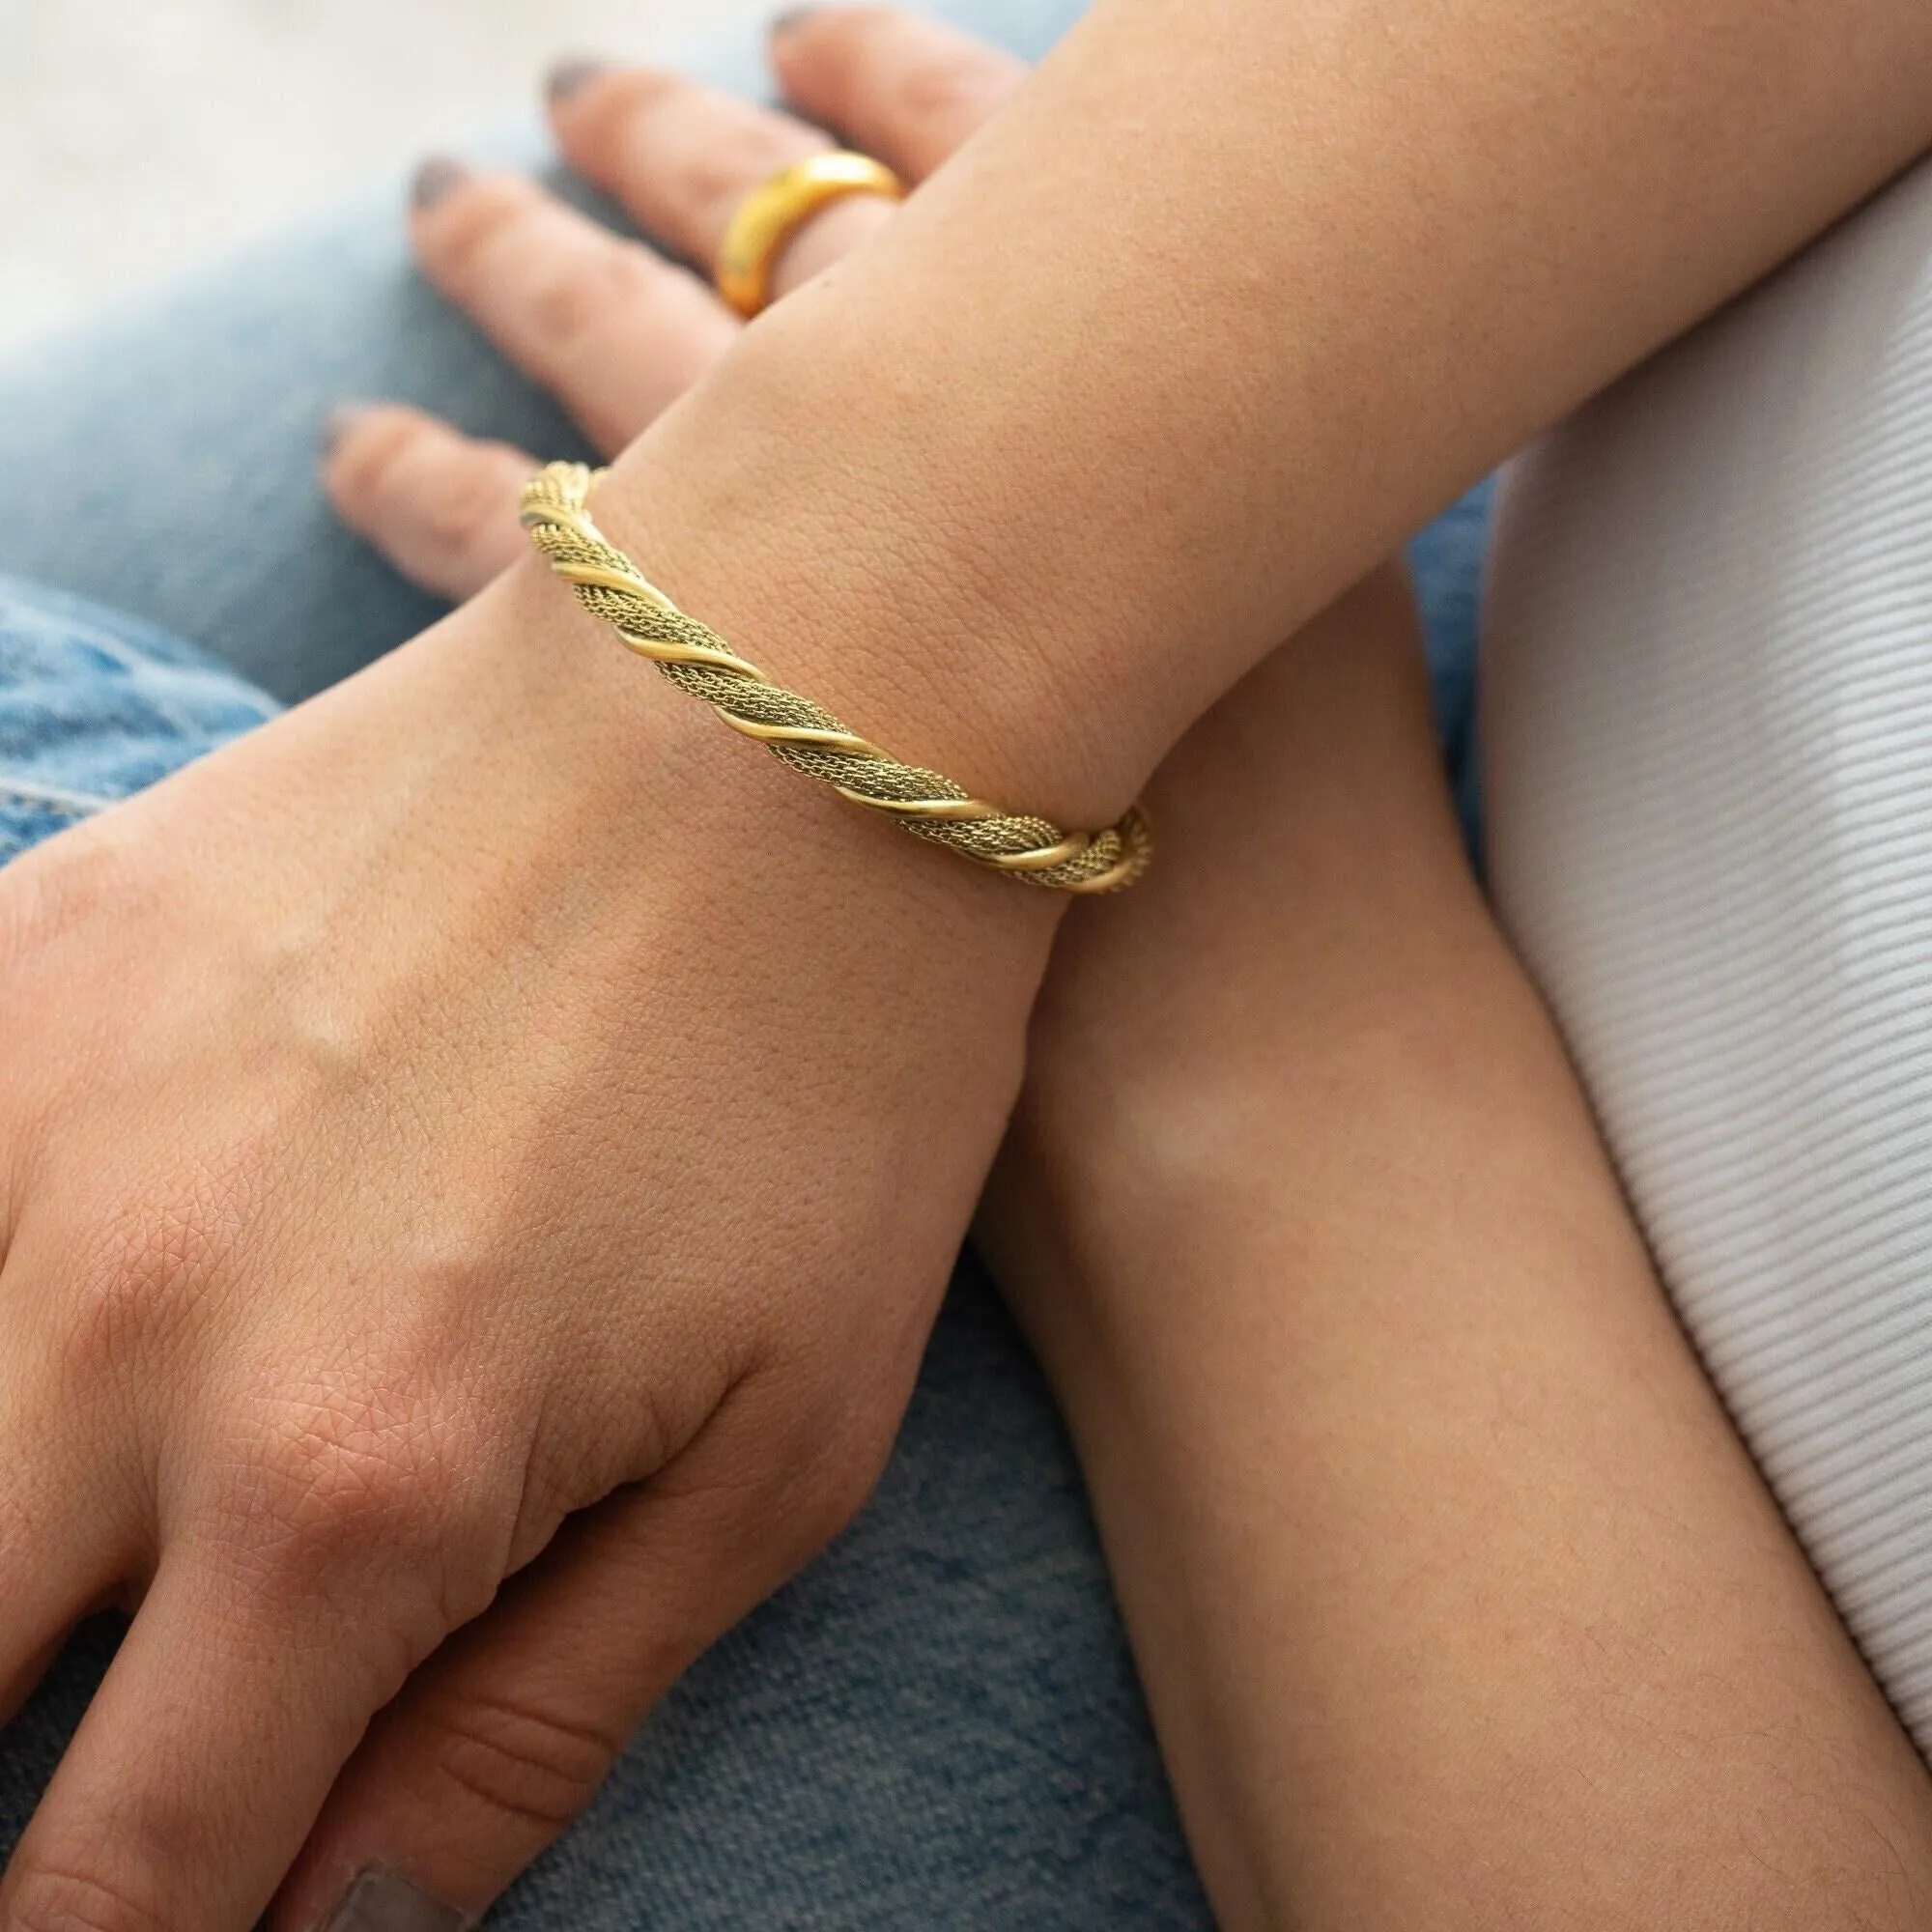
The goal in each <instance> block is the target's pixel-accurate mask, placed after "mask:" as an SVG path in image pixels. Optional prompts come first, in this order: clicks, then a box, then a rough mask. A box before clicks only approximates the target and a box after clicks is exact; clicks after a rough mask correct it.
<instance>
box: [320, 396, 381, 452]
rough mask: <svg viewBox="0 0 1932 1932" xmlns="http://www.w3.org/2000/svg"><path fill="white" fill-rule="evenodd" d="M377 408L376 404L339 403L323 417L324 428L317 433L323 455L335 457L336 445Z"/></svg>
mask: <svg viewBox="0 0 1932 1932" xmlns="http://www.w3.org/2000/svg"><path fill="white" fill-rule="evenodd" d="M375 407H376V405H375V404H374V403H337V404H336V406H335V407H334V408H333V409H332V410H330V411H329V412H328V413H327V415H326V416H324V417H323V419H322V427H321V428H320V429H319V430H318V431H317V432H316V440H317V441H318V442H319V443H320V444H321V445H322V453H323V455H325V456H333V455H334V454H335V447H336V444H337V443H339V442H340V441H341V440H342V439H343V438H344V437H345V436H347V435H348V434H349V432H350V431H351V430H352V429H354V428H355V425H356V424H357V423H359V422H360V421H361V420H362V418H363V417H364V416H366V415H368V414H370V413H371V412H373V411H374V409H375Z"/></svg>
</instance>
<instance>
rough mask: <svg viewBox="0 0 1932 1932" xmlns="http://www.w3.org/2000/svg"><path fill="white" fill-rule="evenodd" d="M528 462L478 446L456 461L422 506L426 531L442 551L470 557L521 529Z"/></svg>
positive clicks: (432, 541)
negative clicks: (520, 490)
mask: <svg viewBox="0 0 1932 1932" xmlns="http://www.w3.org/2000/svg"><path fill="white" fill-rule="evenodd" d="M527 468H528V466H527V465H524V464H518V463H516V462H515V461H514V460H511V461H509V462H505V461H504V460H502V458H501V456H500V455H499V453H498V452H497V450H495V449H478V448H475V447H473V446H471V447H467V448H466V449H465V450H464V451H463V455H462V459H461V460H459V461H456V462H454V463H452V464H450V465H449V466H448V467H447V469H446V470H445V472H444V474H443V475H442V476H441V477H440V479H439V482H438V487H437V488H436V489H435V490H433V491H432V492H430V493H429V494H428V495H427V497H426V499H425V501H424V503H423V505H422V512H423V526H424V534H425V535H426V536H427V537H428V539H429V540H430V542H431V543H433V544H434V545H435V546H436V547H437V548H438V549H440V550H443V551H447V552H449V553H450V554H452V555H458V556H467V555H470V554H475V553H478V552H481V551H483V550H485V549H486V548H490V547H491V546H492V545H493V542H494V539H495V538H496V536H497V533H498V531H499V530H501V529H502V528H503V527H504V526H506V525H507V526H509V527H510V528H511V529H512V530H514V529H515V527H516V507H517V486H518V484H519V483H520V482H521V480H522V477H523V474H524V473H525V471H526V469H527Z"/></svg>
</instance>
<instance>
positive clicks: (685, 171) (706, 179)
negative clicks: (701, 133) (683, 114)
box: [671, 116, 824, 209]
mask: <svg viewBox="0 0 1932 1932" xmlns="http://www.w3.org/2000/svg"><path fill="white" fill-rule="evenodd" d="M822 145H824V144H823V143H808V142H803V141H801V139H800V138H799V137H798V135H797V133H796V131H795V130H794V129H793V128H791V127H790V126H789V125H788V124H787V123H784V122H781V121H777V120H774V119H772V118H770V117H767V116H760V117H758V118H757V119H756V120H747V121H744V122H741V123H739V124H737V125H736V126H734V127H733V128H730V130H729V131H728V132H725V133H722V134H721V135H720V136H719V137H718V138H716V139H713V140H709V141H701V142H697V143H696V144H694V145H693V146H692V147H690V148H689V149H688V150H686V151H685V152H683V153H681V154H680V155H679V156H678V158H677V163H676V167H675V172H674V174H673V177H672V181H671V191H672V197H673V198H674V199H675V201H676V203H677V205H678V206H680V207H682V208H688V209H714V208H725V207H735V206H736V205H737V203H738V202H740V201H741V200H743V198H744V195H745V191H746V189H747V188H748V187H751V186H752V185H754V184H756V183H758V182H761V181H763V180H765V179H766V178H767V177H768V176H771V175H774V174H776V173H777V172H778V171H779V169H781V168H783V167H788V166H789V165H790V164H791V163H792V162H793V161H795V160H797V159H798V158H799V155H800V152H801V150H802V148H805V147H809V146H822Z"/></svg>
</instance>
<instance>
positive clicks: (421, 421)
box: [322, 404, 538, 603]
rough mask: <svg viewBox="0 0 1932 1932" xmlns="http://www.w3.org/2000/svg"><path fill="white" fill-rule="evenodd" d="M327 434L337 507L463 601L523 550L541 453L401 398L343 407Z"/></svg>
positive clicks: (418, 575)
mask: <svg viewBox="0 0 1932 1932" xmlns="http://www.w3.org/2000/svg"><path fill="white" fill-rule="evenodd" d="M325 440H326V443H327V452H326V454H325V456H324V458H323V472H322V473H323V483H324V487H325V488H326V489H327V492H328V500H329V501H330V503H332V504H333V505H334V507H335V513H336V515H337V516H339V517H340V518H341V519H342V521H343V522H344V523H345V524H347V525H348V526H349V527H350V528H351V529H353V530H355V531H356V532H357V533H358V534H359V535H361V536H365V537H367V538H368V540H369V541H370V542H371V543H372V544H374V545H375V547H376V548H377V549H378V550H379V551H381V552H382V554H384V556H385V557H387V558H388V560H389V561H390V562H391V563H392V564H394V565H395V567H396V568H397V569H398V570H400V571H401V572H402V573H403V575H404V576H405V577H407V578H409V579H410V580H411V581H412V582H416V583H419V584H421V585H422V586H423V588H424V589H425V590H434V591H436V592H437V593H438V594H439V595H440V596H443V597H447V598H450V599H451V600H453V601H454V602H457V603H461V602H462V601H463V600H464V599H465V598H468V597H472V596H474V595H475V593H476V592H477V591H479V590H481V589H482V588H483V586H484V585H485V584H486V583H488V582H490V580H491V579H492V578H493V577H495V576H497V573H498V572H499V571H503V570H506V569H508V567H509V566H510V565H511V564H513V563H515V562H516V560H517V559H518V557H519V556H521V555H522V554H523V552H524V537H523V531H522V529H521V527H520V526H519V525H518V523H517V497H518V493H519V491H520V490H521V489H522V487H523V484H524V482H525V480H526V478H527V477H528V476H529V475H530V474H531V473H532V472H533V471H534V470H535V469H537V467H538V466H537V462H536V459H535V458H534V457H530V456H526V455H525V454H524V452H523V451H522V450H520V449H515V448H512V447H511V445H510V444H508V443H506V442H477V441H475V440H472V439H470V438H469V437H467V436H464V435H463V434H461V432H459V431H457V430H454V429H451V428H450V426H449V425H448V424H447V423H445V422H440V421H439V420H438V419H437V418H436V417H435V416H431V415H425V414H424V413H423V412H421V411H420V410H412V409H407V408H404V407H403V406H402V405H400V404H368V405H358V406H355V407H353V408H348V409H343V410H338V411H337V412H335V414H334V415H333V416H331V417H330V419H329V423H328V427H327V433H326V439H325Z"/></svg>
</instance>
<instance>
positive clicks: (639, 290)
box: [531, 236, 674, 355]
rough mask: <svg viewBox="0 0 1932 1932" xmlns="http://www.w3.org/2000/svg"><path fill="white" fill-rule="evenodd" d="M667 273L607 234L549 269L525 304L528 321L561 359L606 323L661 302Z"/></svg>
mask: <svg viewBox="0 0 1932 1932" xmlns="http://www.w3.org/2000/svg"><path fill="white" fill-rule="evenodd" d="M673 272H674V271H673V270H671V268H670V267H669V265H668V263H665V262H663V261H660V260H659V258H658V257H657V256H656V255H654V254H652V253H651V251H650V250H649V249H648V248H646V247H645V246H643V244H642V243H641V242H638V241H622V240H619V239H618V238H617V237H615V236H612V237H611V239H610V240H609V241H600V242H597V243H595V244H594V245H592V246H591V247H589V248H587V249H585V250H584V251H583V252H582V254H581V255H577V256H575V257H574V258H573V259H572V260H570V261H569V262H567V263H564V264H561V265H559V266H557V267H554V268H553V269H552V270H551V271H550V273H549V274H548V275H547V276H546V277H545V278H544V280H543V281H542V282H541V283H540V284H539V286H538V288H537V290H536V293H535V296H534V298H533V299H532V302H531V320H532V321H533V322H534V324H535V325H536V327H537V328H538V329H539V330H540V331H542V333H543V334H544V336H545V337H547V338H548V339H549V340H550V341H552V342H553V343H554V346H555V349H556V350H557V351H558V352H559V353H560V354H562V355H569V353H570V352H571V351H572V350H573V349H574V348H575V347H577V346H578V345H579V344H581V343H582V340H583V339H584V337H585V336H588V335H592V334H595V333H596V332H597V331H598V330H599V329H600V328H602V327H607V326H608V325H609V323H610V322H611V319H612V318H613V317H628V316H633V315H635V314H636V313H637V312H638V311H639V310H643V309H647V308H648V307H649V306H650V305H651V304H652V303H653V302H654V301H656V300H658V299H659V298H662V296H663V294H664V292H665V289H666V287H667V285H668V282H669V280H670V277H671V275H672V274H673Z"/></svg>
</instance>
